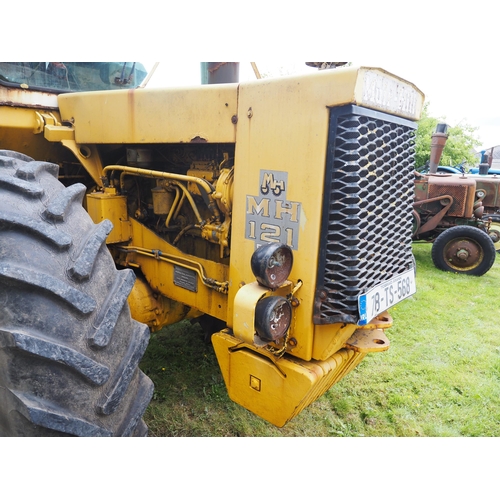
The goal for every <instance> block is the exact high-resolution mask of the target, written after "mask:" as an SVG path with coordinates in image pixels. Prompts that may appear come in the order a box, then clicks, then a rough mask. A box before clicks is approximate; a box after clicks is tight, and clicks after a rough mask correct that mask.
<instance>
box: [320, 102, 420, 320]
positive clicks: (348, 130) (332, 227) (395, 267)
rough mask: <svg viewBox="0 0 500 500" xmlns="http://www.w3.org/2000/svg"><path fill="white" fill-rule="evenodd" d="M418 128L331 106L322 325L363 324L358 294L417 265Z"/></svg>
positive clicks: (322, 260) (378, 115)
mask: <svg viewBox="0 0 500 500" xmlns="http://www.w3.org/2000/svg"><path fill="white" fill-rule="evenodd" d="M415 128H416V125H415V124H414V123H413V122H410V121H408V120H403V119H399V118H397V117H393V116H390V115H386V114H384V113H378V112H373V111H370V110H366V109H364V108H360V107H357V106H346V107H343V108H333V109H332V110H331V116H330V132H329V134H330V135H329V144H328V148H329V150H328V155H327V172H326V180H325V203H324V208H323V221H322V234H321V250H320V265H319V269H318V280H317V283H318V289H317V292H316V302H315V316H314V322H315V323H316V324H325V323H337V322H348V323H357V321H358V320H359V313H358V296H359V295H360V294H362V293H365V292H366V291H367V290H369V289H370V288H372V287H374V286H376V285H378V284H379V283H381V282H383V281H386V280H388V279H390V278H392V277H394V276H397V275H398V274H400V273H402V272H404V271H406V270H407V269H408V268H409V266H410V265H411V263H412V250H411V242H412V238H411V236H412V209H413V199H414V173H413V172H414V129H415Z"/></svg>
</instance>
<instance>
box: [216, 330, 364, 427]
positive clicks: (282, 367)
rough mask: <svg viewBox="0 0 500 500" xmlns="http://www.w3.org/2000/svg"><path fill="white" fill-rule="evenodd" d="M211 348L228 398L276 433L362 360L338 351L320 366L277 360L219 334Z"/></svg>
mask: <svg viewBox="0 0 500 500" xmlns="http://www.w3.org/2000/svg"><path fill="white" fill-rule="evenodd" d="M212 343H213V346H214V349H215V353H216V355H217V359H218V362H219V365H220V368H221V371H222V375H223V377H224V381H225V383H226V387H227V390H228V393H229V397H230V398H231V399H232V400H233V401H234V402H235V403H238V404H240V405H241V406H243V407H244V408H246V409H248V410H250V411H251V412H252V413H255V414H256V415H258V416H259V417H261V418H263V419H265V420H267V421H268V422H270V423H272V424H273V425H276V426H277V427H283V426H284V425H285V424H286V423H287V422H288V421H289V420H290V419H292V418H293V417H295V416H296V415H297V414H299V413H300V412H301V411H302V410H303V409H304V408H305V407H306V406H308V405H309V404H311V403H312V402H313V401H315V400H316V399H317V398H318V397H320V396H321V395H322V394H324V393H325V392H326V391H327V390H328V389H329V388H330V387H331V386H332V385H333V384H334V383H336V382H337V381H338V380H340V379H341V378H342V377H344V376H345V375H347V374H348V373H349V372H350V371H351V370H353V369H354V368H355V367H356V366H357V365H358V364H359V363H360V362H361V361H362V359H363V358H364V357H365V355H366V352H359V351H356V350H353V349H340V350H339V351H337V352H336V353H335V354H334V355H333V356H331V357H330V358H328V359H326V360H324V361H303V360H300V359H296V358H291V357H287V356H284V357H283V358H280V359H277V358H275V357H274V356H273V355H272V354H270V353H267V352H266V351H265V349H262V348H258V347H255V346H250V345H249V344H247V343H244V342H242V341H241V340H239V339H237V338H235V337H233V336H231V335H228V334H227V333H225V332H224V331H222V332H218V333H216V334H214V335H213V336H212Z"/></svg>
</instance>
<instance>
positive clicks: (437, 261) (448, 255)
mask: <svg viewBox="0 0 500 500" xmlns="http://www.w3.org/2000/svg"><path fill="white" fill-rule="evenodd" d="M431 253H432V260H433V262H434V265H435V266H436V267H437V268H438V269H441V270H442V271H450V272H453V273H460V274H470V275H473V276H482V275H483V274H485V273H487V272H488V271H489V270H490V268H491V266H492V265H493V263H494V262H495V257H496V252H495V246H494V244H493V241H492V239H491V238H490V236H489V235H488V234H487V233H486V232H484V231H482V230H481V229H478V228H477V227H473V226H454V227H450V228H449V229H446V230H445V231H444V232H442V233H441V234H440V235H439V236H438V237H437V238H436V240H435V241H434V243H433V245H432V252H431Z"/></svg>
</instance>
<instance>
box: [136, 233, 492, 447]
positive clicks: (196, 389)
mask: <svg viewBox="0 0 500 500" xmlns="http://www.w3.org/2000/svg"><path fill="white" fill-rule="evenodd" d="M430 252H431V245H430V244H428V243H416V244H415V245H414V254H415V260H416V264H417V293H416V294H415V295H414V296H412V297H411V298H409V299H407V300H405V301H403V302H401V303H400V304H398V305H396V306H395V307H393V308H392V309H391V311H390V312H391V314H392V316H393V318H394V325H393V326H392V327H391V328H390V329H389V330H388V332H387V336H388V337H389V339H390V340H391V348H390V349H389V350H388V351H387V352H383V353H373V354H369V355H368V356H367V357H366V358H365V359H364V360H363V362H362V363H361V364H360V365H359V366H358V367H357V368H356V369H355V370H354V371H353V372H352V373H350V374H349V375H347V376H346V377H345V378H344V379H342V380H341V381H340V382H338V383H337V384H336V385H334V386H333V387H332V388H331V389H330V390H329V391H327V393H326V394H324V395H323V396H322V397H320V398H319V399H318V400H317V401H315V402H314V403H312V404H311V405H310V406H309V407H308V408H306V409H305V410H304V411H303V412H302V413H300V414H299V415H298V416H297V417H295V418H294V419H293V420H292V421H291V422H289V423H288V424H287V425H286V426H285V427H283V428H282V429H278V428H276V427H274V426H273V425H271V424H269V423H267V422H265V421H263V420H262V419H260V418H259V417H257V416H255V415H253V414H252V413H250V412H249V411H247V410H245V409H244V408H242V407H241V406H239V405H237V404H236V403H233V402H232V401H231V400H230V399H229V398H228V396H227V392H226V389H225V385H224V382H223V380H222V376H221V374H220V371H219V368H218V365H217V360H216V358H215V354H214V351H213V348H212V346H211V345H210V344H209V343H206V342H205V341H204V336H203V332H202V331H201V329H200V327H199V326H198V325H197V326H193V325H191V324H190V323H189V322H188V321H184V322H181V323H179V324H177V325H172V326H171V327H168V328H164V329H162V330H160V331H159V332H157V333H155V334H153V337H152V339H151V343H150V345H149V347H148V349H147V351H146V355H145V356H144V359H143V361H142V363H141V368H142V369H143V370H144V371H145V372H146V373H147V374H148V375H149V376H150V377H151V378H152V379H153V381H154V383H155V394H154V399H153V401H152V403H151V404H150V406H149V408H148V410H147V412H146V414H145V419H146V422H147V424H148V425H149V429H150V436H221V437H222V436H262V437H264V436H310V437H312V436H324V437H326V436H338V437H340V436H387V437H389V436H441V437H444V436H490V437H492V436H494V437H498V436H500V389H499V387H500V386H499V381H500V340H499V338H498V337H499V336H498V327H497V321H496V320H497V318H496V315H495V310H496V309H495V304H498V303H499V302H500V287H498V281H499V280H500V260H497V262H495V264H494V265H493V267H492V269H491V270H490V271H489V272H488V273H487V274H485V275H484V276H481V277H475V276H467V275H460V274H454V273H445V272H442V271H439V270H437V269H436V268H435V267H434V266H433V264H432V259H431V255H430Z"/></svg>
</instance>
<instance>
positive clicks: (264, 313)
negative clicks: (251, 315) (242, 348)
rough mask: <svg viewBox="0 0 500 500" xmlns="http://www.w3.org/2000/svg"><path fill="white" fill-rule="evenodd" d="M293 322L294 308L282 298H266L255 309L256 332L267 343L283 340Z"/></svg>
mask: <svg viewBox="0 0 500 500" xmlns="http://www.w3.org/2000/svg"><path fill="white" fill-rule="evenodd" d="M291 321H292V306H291V304H290V302H289V301H288V300H286V299H285V298H284V297H280V296H272V297H265V298H263V299H262V300H259V302H257V305H256V307H255V331H256V332H257V335H258V336H259V337H260V338H261V339H262V340H264V341H265V342H276V341H278V340H280V339H282V338H283V337H284V336H285V334H286V332H287V330H288V328H290V323H291Z"/></svg>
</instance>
